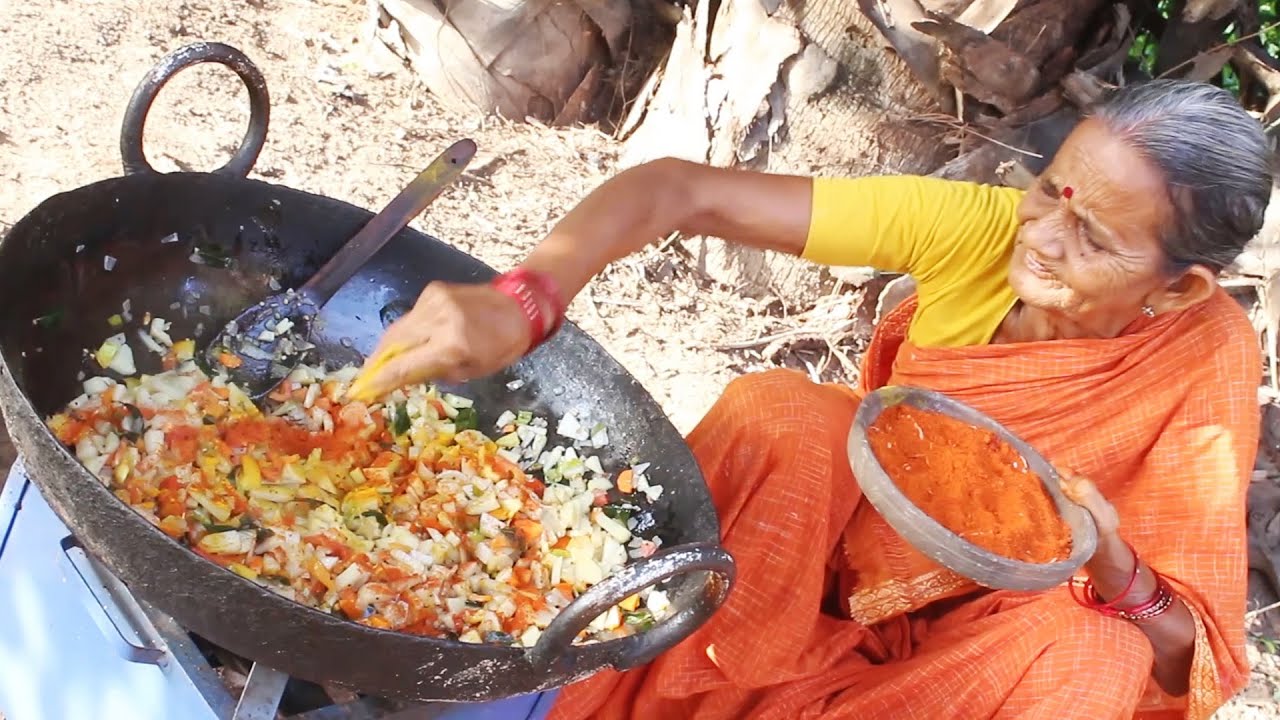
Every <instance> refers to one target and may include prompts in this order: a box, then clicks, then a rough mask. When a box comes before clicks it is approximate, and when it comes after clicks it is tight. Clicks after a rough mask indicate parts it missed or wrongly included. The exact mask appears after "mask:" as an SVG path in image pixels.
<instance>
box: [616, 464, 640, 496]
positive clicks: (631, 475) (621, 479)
mask: <svg viewBox="0 0 1280 720" xmlns="http://www.w3.org/2000/svg"><path fill="white" fill-rule="evenodd" d="M618 489H619V490H621V491H622V492H624V493H628V494H630V493H632V492H635V489H636V483H635V472H634V471H633V470H631V468H627V469H626V470H623V471H622V472H620V473H618Z"/></svg>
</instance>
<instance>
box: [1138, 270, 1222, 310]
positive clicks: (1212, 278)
mask: <svg viewBox="0 0 1280 720" xmlns="http://www.w3.org/2000/svg"><path fill="white" fill-rule="evenodd" d="M1217 288H1218V276H1217V274H1216V273H1214V272H1213V271H1212V270H1210V269H1209V268H1207V267H1205V266H1203V265H1192V266H1191V267H1190V268H1188V269H1187V270H1186V271H1184V272H1183V273H1182V275H1180V276H1179V277H1178V279H1176V280H1174V281H1173V282H1171V283H1169V284H1168V285H1166V286H1165V287H1164V288H1163V289H1162V290H1160V291H1159V292H1158V293H1156V295H1157V297H1152V298H1150V301H1149V302H1148V303H1147V304H1148V305H1150V306H1151V307H1152V308H1153V309H1154V310H1155V311H1156V312H1157V313H1168V312H1177V311H1179V310H1185V309H1187V308H1189V307H1191V306H1193V305H1197V304H1199V303H1202V302H1204V301H1205V300H1208V299H1209V298H1211V297H1213V293H1214V292H1215V291H1216V290H1217Z"/></svg>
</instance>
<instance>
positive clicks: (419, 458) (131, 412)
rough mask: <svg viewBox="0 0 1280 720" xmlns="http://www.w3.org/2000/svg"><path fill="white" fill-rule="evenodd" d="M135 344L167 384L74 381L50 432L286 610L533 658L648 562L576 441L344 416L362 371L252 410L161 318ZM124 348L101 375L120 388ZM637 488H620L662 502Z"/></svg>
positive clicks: (649, 607) (528, 431)
mask: <svg viewBox="0 0 1280 720" xmlns="http://www.w3.org/2000/svg"><path fill="white" fill-rule="evenodd" d="M143 326H144V327H142V328H138V329H137V334H138V339H139V340H140V341H141V342H143V343H144V344H145V345H146V347H148V348H151V349H152V350H156V348H157V347H158V348H160V350H162V351H163V352H162V353H161V354H162V356H163V358H164V363H165V367H167V368H171V369H169V370H166V371H164V372H162V373H159V374H157V375H142V376H140V377H128V378H127V379H126V380H125V381H124V382H121V381H119V380H118V379H113V378H112V377H90V378H87V379H85V380H84V383H83V387H84V395H82V396H81V397H80V398H77V399H76V400H75V401H74V402H73V403H72V406H71V408H69V409H68V410H67V412H65V413H62V414H59V415H55V416H53V417H51V418H50V419H49V421H48V425H49V428H50V429H51V430H52V431H53V432H54V433H55V435H56V436H57V437H58V438H59V440H60V441H62V442H63V443H65V444H66V445H67V446H68V447H72V448H74V449H75V452H76V456H77V457H78V458H79V459H80V461H81V462H82V463H83V464H84V465H85V467H87V468H88V469H89V470H90V471H91V472H93V473H94V474H95V475H97V477H98V478H99V479H100V480H102V482H104V483H105V484H106V485H107V486H108V487H109V488H110V489H111V491H112V492H113V493H114V494H115V495H116V496H117V497H118V498H120V499H121V500H123V501H125V502H127V503H128V504H130V505H131V506H132V507H133V508H134V509H135V510H136V511H138V512H139V513H141V514H142V515H143V516H144V517H147V518H148V519H149V520H151V521H152V522H153V523H155V524H156V525H157V526H158V527H159V528H160V529H161V530H162V531H164V532H165V533H166V534H168V535H169V536H170V537H172V538H174V539H175V540H178V541H179V542H183V543H186V544H188V545H189V546H191V547H192V548H193V549H194V550H196V551H197V552H199V553H200V554H202V555H203V556H204V557H206V558H207V559H209V560H210V561H212V562H215V563H217V564H219V565H221V566H223V567H226V568H228V569H229V570H231V571H232V572H234V573H236V574H238V575H240V576H241V577H242V578H245V579H246V580H248V581H250V582H254V583H257V584H259V585H262V586H264V587H267V588H269V589H270V590H272V591H273V592H276V593H279V594H281V595H283V596H285V597H287V598H290V599H292V600H294V601H297V602H300V603H303V604H306V605H309V606H312V607H315V608H318V609H321V610H323V611H326V612H334V613H337V614H340V615H341V616H342V617H344V618H348V619H349V620H350V621H352V622H357V623H362V624H366V625H370V626H372V627H379V628H387V629H392V630H398V631H402V632H411V633H420V634H427V635H433V636H436V637H458V638H460V639H464V640H466V641H468V642H477V643H478V642H491V643H501V644H513V645H522V646H525V647H528V646H531V645H533V644H535V643H536V642H537V641H538V638H539V637H540V636H541V633H542V631H543V630H544V629H545V628H546V627H547V626H548V624H549V623H550V622H551V621H552V620H554V619H555V617H556V615H557V614H558V613H559V612H560V611H561V610H562V609H563V608H564V607H566V606H567V605H568V604H569V603H570V602H571V601H572V600H573V599H574V598H575V597H577V596H578V595H579V594H580V593H582V592H584V591H585V590H586V589H587V588H588V587H590V586H592V585H594V584H596V583H598V582H600V581H601V580H603V579H604V578H606V577H608V576H610V575H612V574H613V573H615V572H617V571H618V570H619V569H620V568H622V567H623V566H624V565H625V564H626V563H628V562H630V561H631V559H632V558H637V557H645V556H648V555H652V554H653V552H655V551H656V550H657V548H658V546H659V545H660V539H659V538H656V537H652V538H650V537H646V536H641V535H640V533H642V532H644V531H643V530H642V529H641V528H642V527H652V524H653V523H652V519H651V518H647V515H645V514H641V513H640V508H639V507H638V506H636V505H634V504H630V503H623V502H615V503H610V502H609V496H610V494H611V493H613V492H614V491H615V490H616V489H621V488H620V487H619V488H615V485H614V482H613V481H612V480H611V478H612V477H613V476H614V473H617V470H616V469H610V471H609V472H606V470H605V468H604V466H603V464H602V463H601V462H600V460H599V458H597V457H595V456H594V455H592V454H590V452H589V451H588V450H587V449H586V448H587V445H585V444H583V443H582V442H580V441H579V442H577V447H574V446H565V445H553V446H550V447H549V446H548V427H549V426H548V423H547V421H546V419H544V418H539V417H535V416H534V415H533V414H532V413H531V412H528V411H520V412H515V411H508V412H505V413H503V414H502V416H501V417H499V420H500V423H499V425H498V430H499V431H500V433H501V434H500V435H498V434H497V433H495V435H496V439H495V438H491V437H489V436H486V435H485V434H483V433H481V432H479V431H478V429H477V425H478V412H477V409H476V408H475V407H474V404H473V403H472V401H471V400H470V399H468V398H463V397H459V396H456V395H452V394H442V393H439V392H438V391H437V390H436V389H435V388H433V387H430V386H422V385H419V386H416V387H411V388H408V389H405V390H399V391H396V392H395V393H393V394H392V395H391V397H389V398H387V400H386V402H385V404H381V403H379V404H366V403H363V402H356V401H352V400H348V399H346V393H345V388H346V387H347V386H348V385H349V383H350V382H351V380H352V379H353V378H354V377H355V374H356V372H357V370H356V369H355V368H343V369H340V370H326V369H325V368H323V367H312V366H307V365H301V366H299V367H297V368H295V369H293V370H292V371H291V372H289V373H288V376H287V377H285V378H283V379H282V382H281V384H280V386H279V387H278V388H277V389H276V390H275V391H274V392H273V393H272V394H271V396H270V398H269V399H268V400H267V401H265V402H266V406H265V407H263V408H258V407H256V406H255V405H254V404H253V402H252V401H251V400H250V399H249V398H248V396H246V395H245V394H244V392H243V391H242V390H241V389H240V388H239V387H237V386H236V385H234V384H233V383H231V382H229V381H228V379H227V378H226V377H225V375H223V374H219V375H218V376H216V377H212V378H210V377H207V376H206V375H205V374H204V372H203V371H202V370H201V369H200V368H199V367H197V365H196V363H194V362H192V357H193V355H194V350H195V347H194V342H193V341H192V340H190V339H181V340H177V341H176V342H175V341H174V339H173V338H171V337H170V336H169V335H168V330H169V325H168V323H166V322H165V321H163V320H161V319H159V318H144V320H143ZM124 340H125V336H124V335H123V334H117V335H114V336H112V337H111V338H108V340H107V341H106V342H105V343H103V346H102V347H100V348H99V349H98V351H96V352H95V353H94V359H95V360H96V361H98V363H99V364H100V365H101V366H102V367H104V368H108V369H113V370H115V371H116V372H121V373H122V374H127V375H132V374H133V373H134V372H135V369H134V368H132V367H124V365H126V363H125V362H124V359H126V358H127V359H128V363H127V364H128V365H131V363H132V353H131V351H130V350H129V349H128V344H127V343H126V342H125V341H124ZM223 357H224V358H227V357H230V358H234V360H238V359H239V357H237V356H235V355H233V354H231V353H224V354H223ZM234 360H233V361H232V362H234ZM215 364H217V363H215ZM221 364H223V365H224V366H229V365H230V364H229V363H227V362H226V360H225V359H223V360H222V363H221ZM123 370H129V372H128V373H123ZM579 426H580V428H579V429H581V430H582V433H585V436H586V438H587V439H588V440H591V439H593V438H595V437H597V436H598V435H599V434H600V428H599V426H598V424H593V425H590V426H589V431H588V428H587V427H581V426H582V424H581V423H579ZM580 434H581V433H580ZM644 469H645V468H644V467H643V466H641V465H636V466H635V467H633V468H630V469H627V470H625V471H624V473H623V474H620V475H618V482H619V485H621V484H622V478H623V477H632V478H633V483H634V491H635V492H642V491H645V490H646V488H648V489H650V490H652V489H653V488H655V487H657V486H650V485H647V484H644V475H643V471H644ZM627 473H630V475H627ZM646 518H647V519H646ZM642 521H643V522H642ZM645 522H647V523H648V524H647V525H646V524H645ZM650 598H657V600H656V602H657V603H658V605H655V604H654V602H655V601H653V600H651V599H650ZM663 603H667V600H666V597H665V595H660V594H659V593H657V592H656V591H655V592H650V591H644V592H641V593H640V594H639V595H636V596H632V597H629V598H627V599H626V600H624V601H623V602H622V603H621V604H620V605H619V606H615V607H613V608H609V609H607V610H606V611H605V612H604V613H603V614H602V615H601V616H600V617H599V618H597V619H596V620H595V621H593V622H592V623H591V624H590V626H589V627H588V629H587V630H586V631H585V633H584V635H583V636H582V640H583V641H586V642H592V641H598V640H605V639H612V638H616V637H621V636H625V635H627V634H629V633H632V632H637V631H640V630H642V629H644V628H646V627H648V626H650V625H651V624H652V623H653V622H654V621H656V620H660V619H661V618H662V617H664V616H665V615H664V612H665V611H666V609H669V608H668V606H667V605H663ZM658 607H663V608H664V609H663V610H659V609H658Z"/></svg>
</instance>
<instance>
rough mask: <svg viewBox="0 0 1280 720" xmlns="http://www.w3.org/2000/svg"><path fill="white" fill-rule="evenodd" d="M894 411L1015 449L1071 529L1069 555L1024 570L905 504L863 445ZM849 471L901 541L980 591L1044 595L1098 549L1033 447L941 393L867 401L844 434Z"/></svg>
mask: <svg viewBox="0 0 1280 720" xmlns="http://www.w3.org/2000/svg"><path fill="white" fill-rule="evenodd" d="M894 405H908V406H910V407H914V408H919V409H921V410H928V411H932V412H936V413H941V414H943V415H946V416H948V417H952V418H955V419H957V420H960V421H962V422H965V423H968V424H970V425H973V426H975V427H980V428H983V429H986V430H990V431H992V432H994V433H995V434H996V435H997V436H999V437H1000V439H1001V440H1004V441H1005V442H1007V443H1009V444H1010V445H1012V446H1013V448H1014V449H1015V450H1017V451H1018V452H1019V453H1020V454H1021V455H1022V457H1024V458H1025V459H1026V461H1027V465H1028V466H1029V467H1030V468H1031V470H1032V472H1034V473H1035V474H1036V477H1038V478H1040V481H1041V482H1042V483H1044V487H1045V489H1046V490H1048V491H1049V495H1050V497H1052V498H1053V502H1054V505H1056V506H1057V508H1058V513H1059V514H1060V515H1061V516H1062V518H1063V519H1064V520H1065V521H1066V523H1067V525H1068V527H1070V528H1071V555H1070V556H1068V557H1067V558H1066V559H1065V560H1059V561H1057V562H1051V563H1028V562H1023V561H1021V560H1014V559H1012V558H1008V557H1005V556H1003V555H998V554H996V553H993V552H990V551H989V550H984V549H983V548H980V547H978V546H977V545H974V544H973V543H971V542H969V541H967V540H965V539H964V538H962V537H960V536H959V535H957V534H955V533H953V532H951V531H950V530H948V529H947V528H945V527H943V526H942V525H941V524H940V523H939V522H938V521H937V520H934V519H933V518H932V517H930V516H929V514H928V513H926V512H925V511H923V510H921V509H920V508H919V507H917V506H916V505H915V504H914V503H912V502H911V501H910V500H908V499H907V496H906V495H903V494H902V491H901V490H899V489H898V486H897V484H896V483H894V481H893V480H892V479H891V478H890V477H889V475H888V473H886V472H885V470H884V468H883V467H881V466H880V462H879V461H878V460H877V459H876V456H875V453H874V452H872V450H871V444H870V443H869V442H867V428H869V427H871V426H872V425H873V424H874V423H875V421H876V419H877V418H879V417H880V413H882V412H884V411H885V409H887V408H890V407H893V406H894ZM849 464H850V466H851V467H852V468H853V474H854V477H856V478H857V479H858V485H859V486H860V487H861V488H862V493H863V494H864V495H865V496H866V497H867V499H868V500H870V501H871V504H872V505H873V506H875V508H876V510H877V511H879V513H880V514H881V515H882V516H883V517H884V519H885V520H886V521H888V523H889V525H891V526H892V527H893V529H894V530H896V531H897V532H898V534H899V535H901V536H902V537H903V539H905V540H906V541H907V542H909V543H911V545H912V546H913V547H915V548H916V549H917V550H919V551H920V552H921V553H923V554H924V555H926V556H928V557H929V558H930V559H932V560H933V561H934V562H937V563H939V564H941V565H943V566H945V567H947V568H950V569H951V570H952V571H954V572H956V573H959V574H960V575H963V576H965V577H967V578H969V579H971V580H973V581H974V582H976V583H978V584H979V585H983V586H985V587H989V588H996V589H1004V590H1047V589H1049V588H1052V587H1056V586H1058V585H1061V584H1062V583H1064V582H1066V581H1067V580H1068V579H1070V578H1071V576H1072V575H1073V574H1075V572H1076V571H1077V570H1079V569H1080V567H1081V566H1082V565H1084V563H1085V561H1086V560H1088V559H1089V558H1090V557H1091V556H1092V555H1093V553H1094V550H1096V549H1097V547H1098V528H1097V526H1096V525H1094V522H1093V516H1092V515H1090V514H1089V512H1088V511H1087V510H1085V509H1084V508H1083V507H1080V506H1079V505H1077V504H1076V503H1074V502H1072V501H1071V500H1069V499H1067V497H1066V496H1065V495H1063V494H1062V490H1061V489H1060V488H1059V487H1058V482H1059V476H1058V473H1057V471H1056V470H1054V469H1053V466H1052V465H1050V464H1049V462H1048V461H1047V460H1045V459H1044V457H1042V456H1041V455H1040V453H1038V452H1036V450H1035V448H1033V447H1031V446H1030V445H1028V444H1027V443H1025V442H1023V441H1022V440H1021V439H1020V438H1018V437H1017V436H1016V435H1014V434H1013V433H1011V432H1009V430H1008V429H1007V428H1005V427H1004V426H1003V425H1001V424H1000V423H998V422H996V421H995V420H992V419H991V418H989V417H987V416H986V415H984V414H982V413H980V412H978V411H977V410H974V409H973V408H971V407H969V406H968V405H965V404H963V403H961V402H958V401H956V400H953V399H951V398H949V397H947V396H946V395H943V394H941V393H938V392H934V391H932V390H925V389H923V388H916V387H906V386H895V385H890V386H887V387H883V388H880V389H879V390H876V391H875V392H873V393H871V394H869V395H867V397H866V398H865V399H863V401H862V405H861V406H860V407H859V408H858V413H857V415H856V416H855V417H854V421H853V427H852V428H851V429H850V430H849Z"/></svg>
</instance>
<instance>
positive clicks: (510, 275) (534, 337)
mask: <svg viewBox="0 0 1280 720" xmlns="http://www.w3.org/2000/svg"><path fill="white" fill-rule="evenodd" d="M493 287H494V288H496V289H497V290H498V291H499V292H501V293H503V294H504V295H506V296H508V297H510V298H511V299H512V300H515V301H516V303H517V304H518V305H519V306H520V310H521V311H522V312H523V313H524V316H525V319H527V320H528V321H529V348H528V350H526V351H525V352H526V353H527V352H530V351H532V350H533V349H534V348H536V347H538V346H539V345H541V344H542V343H543V342H545V341H546V339H547V338H549V337H551V335H553V334H554V333H555V332H556V331H557V330H559V329H560V326H561V325H563V324H564V302H563V301H562V300H561V299H560V293H559V290H558V289H557V288H556V285H555V281H554V280H552V279H551V278H550V277H548V276H546V275H544V274H542V273H538V272H534V271H532V270H527V269H525V268H516V269H514V270H511V271H508V272H505V273H502V274H501V275H499V276H498V277H496V278H494V279H493ZM544 306H545V307H549V308H550V309H551V312H552V313H553V315H552V317H551V322H550V323H548V322H547V321H546V318H545V317H544V316H543V307H544Z"/></svg>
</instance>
